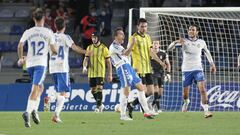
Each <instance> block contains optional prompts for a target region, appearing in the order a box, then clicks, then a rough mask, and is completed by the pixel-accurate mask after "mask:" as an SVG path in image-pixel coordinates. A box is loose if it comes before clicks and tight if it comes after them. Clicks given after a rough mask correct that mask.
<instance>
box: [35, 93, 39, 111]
mask: <svg viewBox="0 0 240 135" xmlns="http://www.w3.org/2000/svg"><path fill="white" fill-rule="evenodd" d="M39 104H40V97H38V98H37V100H36V104H35V107H34V110H35V111H36V112H37V111H38V108H39Z"/></svg>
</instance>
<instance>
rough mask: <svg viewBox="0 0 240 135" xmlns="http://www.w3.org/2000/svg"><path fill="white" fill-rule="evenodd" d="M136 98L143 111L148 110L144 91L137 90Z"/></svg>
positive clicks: (146, 111)
mask: <svg viewBox="0 0 240 135" xmlns="http://www.w3.org/2000/svg"><path fill="white" fill-rule="evenodd" d="M138 100H139V102H140V104H141V106H142V108H143V110H144V112H145V113H148V112H149V108H148V105H147V98H146V96H145V92H144V91H138Z"/></svg>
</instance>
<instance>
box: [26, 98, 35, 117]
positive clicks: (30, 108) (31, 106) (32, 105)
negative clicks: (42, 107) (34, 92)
mask: <svg viewBox="0 0 240 135" xmlns="http://www.w3.org/2000/svg"><path fill="white" fill-rule="evenodd" d="M35 106H36V100H31V99H30V98H29V99H28V103H27V109H26V112H27V113H28V114H31V113H32V111H33V110H34V109H35Z"/></svg>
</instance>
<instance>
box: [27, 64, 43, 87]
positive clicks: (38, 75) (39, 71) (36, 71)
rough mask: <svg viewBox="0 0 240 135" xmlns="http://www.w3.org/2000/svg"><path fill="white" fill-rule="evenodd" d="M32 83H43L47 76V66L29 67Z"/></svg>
mask: <svg viewBox="0 0 240 135" xmlns="http://www.w3.org/2000/svg"><path fill="white" fill-rule="evenodd" d="M27 71H28V74H29V76H30V78H31V81H32V84H35V85H41V84H42V83H43V81H44V79H45V77H46V67H44V66H34V67H29V68H27Z"/></svg>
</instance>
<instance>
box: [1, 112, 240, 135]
mask: <svg viewBox="0 0 240 135" xmlns="http://www.w3.org/2000/svg"><path fill="white" fill-rule="evenodd" d="M21 114H22V113H20V112H0V135H239V134H240V128H239V126H240V113H239V112H214V116H213V117H212V118H209V119H205V118H204V117H203V112H187V113H181V112H163V113H161V114H159V115H158V116H156V117H155V119H153V120H148V119H145V118H143V115H142V113H140V112H134V120H133V121H121V120H119V113H116V112H104V113H101V114H100V113H99V114H96V113H94V112H63V113H62V114H61V116H62V117H61V118H62V120H63V122H64V123H62V124H55V123H53V122H52V121H51V116H52V113H50V112H41V113H40V118H41V123H40V125H35V124H34V123H33V122H32V121H31V125H32V127H31V128H25V127H24V124H23V120H22V117H21Z"/></svg>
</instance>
